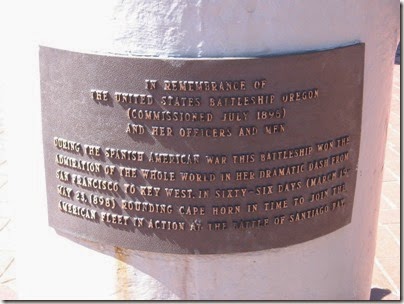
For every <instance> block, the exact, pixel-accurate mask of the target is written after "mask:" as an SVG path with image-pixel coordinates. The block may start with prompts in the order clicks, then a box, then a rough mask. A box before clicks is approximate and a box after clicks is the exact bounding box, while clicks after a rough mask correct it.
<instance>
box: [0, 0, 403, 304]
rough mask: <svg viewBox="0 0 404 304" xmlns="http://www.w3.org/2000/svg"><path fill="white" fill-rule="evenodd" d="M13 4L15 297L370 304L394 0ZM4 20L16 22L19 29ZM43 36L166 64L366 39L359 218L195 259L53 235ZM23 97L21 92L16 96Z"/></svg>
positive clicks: (10, 89)
mask: <svg viewBox="0 0 404 304" xmlns="http://www.w3.org/2000/svg"><path fill="white" fill-rule="evenodd" d="M23 4H24V2H23ZM13 5H14V6H15V7H14V8H15V12H16V13H18V14H19V16H20V17H21V16H22V17H24V16H25V18H26V20H28V21H27V22H28V23H27V27H26V28H24V30H21V31H19V32H18V33H19V34H21V36H15V35H13V36H8V35H7V34H4V35H5V36H6V39H9V45H8V47H6V55H10V56H12V55H13V54H15V53H17V55H18V54H22V56H23V60H22V63H23V66H19V65H17V63H18V60H17V58H14V59H10V61H9V60H8V59H5V58H3V59H4V64H5V65H4V66H5V67H6V69H5V71H8V72H7V73H3V74H2V76H1V77H2V79H6V80H5V83H6V88H7V89H6V90H5V92H3V93H4V94H5V100H6V101H7V104H8V116H7V118H8V121H7V122H8V128H9V134H10V146H9V152H10V154H9V163H10V187H9V189H10V200H12V201H13V203H14V204H15V205H16V207H17V214H18V218H17V220H18V221H17V225H18V226H17V227H18V242H17V245H18V246H17V250H18V256H17V267H18V268H17V284H18V288H19V290H18V292H19V296H20V298H21V299H268V300H269V299H278V300H283V299H290V300H293V299H368V298H369V295H370V283H371V274H372V268H373V258H374V252H375V234H376V226H377V216H378V208H379V198H380V189H381V180H382V170H383V159H384V146H385V141H386V132H387V118H388V115H389V102H390V95H391V83H392V65H393V58H394V51H395V49H396V46H397V43H398V27H399V1H384V0H383V1H381V0H380V1H369V0H334V1H331V0H329V1H324V0H309V1H294V0H283V1H275V0H269V1H256V0H236V1H235V0H223V1H208V0H199V1H186V0H182V1H181V0H173V1H149V0H137V1H71V0H69V1H67V0H66V1H65V0H63V1H41V3H40V4H39V3H38V2H35V3H34V4H31V5H30V4H29V1H26V3H25V6H24V5H21V2H17V3H16V4H13ZM9 18H10V22H14V23H13V24H16V26H17V23H18V20H14V18H13V20H11V19H12V18H11V17H9ZM31 25H32V27H31ZM38 25H40V26H39V27H38ZM2 28H5V27H2ZM38 33H40V34H41V35H40V36H41V37H39V38H38ZM20 37H23V38H25V39H26V41H22V40H19V39H18V38H20ZM38 41H40V43H42V44H43V45H46V46H51V47H56V48H62V49H67V50H75V51H80V52H92V53H93V52H96V53H101V54H111V53H112V54H136V55H152V56H161V57H170V56H175V57H182V56H184V57H222V56H224V57H226V56H236V57H237V56H256V55H270V54H284V53H291V52H298V51H306V50H320V49H327V48H334V47H338V46H341V45H346V44H351V43H353V42H364V43H366V54H365V76H364V96H363V99H364V100H363V118H362V120H363V121H362V136H361V147H360V156H359V165H358V180H357V186H356V196H355V202H354V210H353V217H352V223H351V224H350V225H348V226H346V227H344V228H342V229H339V230H337V231H336V232H334V233H331V234H329V235H326V236H323V237H320V238H317V239H314V240H312V241H309V242H305V243H302V244H298V245H294V246H290V247H287V248H282V249H274V250H265V251H259V252H251V253H243V254H226V255H225V254H222V255H201V256H194V255H174V254H160V253H147V252H141V251H133V250H126V249H119V248H114V247H111V246H105V245H103V244H94V243H90V242H88V241H86V240H79V239H71V238H68V237H65V236H62V235H59V234H57V233H56V232H55V231H54V230H53V229H51V228H49V227H48V226H47V210H46V197H45V185H44V172H43V161H42V155H41V149H42V144H41V134H40V132H41V129H40V104H39V81H38V72H37V61H38V58H37V53H34V55H33V53H32V51H34V52H36V51H37V50H36V49H35V47H34V45H35V44H36V43H37V42H38ZM13 43H14V44H13ZM10 44H11V45H10ZM13 46H14V53H13ZM15 46H17V47H18V46H20V47H21V48H23V50H21V49H16V48H15ZM7 50H8V51H7ZM7 52H8V53H7ZM14 56H15V55H14ZM15 92H18V93H19V94H21V95H18V98H16V97H15ZM22 94H23V95H22Z"/></svg>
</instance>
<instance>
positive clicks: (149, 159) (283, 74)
mask: <svg viewBox="0 0 404 304" xmlns="http://www.w3.org/2000/svg"><path fill="white" fill-rule="evenodd" d="M363 60H364V44H357V45H353V46H349V47H343V48H338V49H333V50H328V51H320V52H309V53H304V54H292V55H284V56H273V57H265V58H242V59H232V58H231V59H155V58H134V57H118V56H101V55H93V54H81V53H74V52H69V51H63V50H57V49H51V48H46V47H41V50H40V66H41V67H40V68H41V90H42V116H43V140H44V155H45V167H46V178H47V194H48V209H49V223H50V225H51V226H52V227H54V228H55V229H57V230H61V231H64V232H67V233H70V234H73V235H76V236H80V237H82V238H86V239H89V240H92V241H97V242H102V243H105V244H111V245H116V246H120V247H126V248H132V249H139V250H145V251H156V252H167V253H192V254H214V253H231V252H244V251H254V250H263V249H268V248H276V247H284V246H289V245H292V244H296V243H300V242H304V241H308V240H311V239H314V238H317V237H319V236H322V235H325V234H327V233H330V232H332V231H335V230H336V229H339V228H341V227H343V226H345V225H347V224H348V223H349V222H350V221H351V214H352V207H353V202H354V194H355V182H356V168H357V161H358V154H359V142H360V129H361V109H362V88H363Z"/></svg>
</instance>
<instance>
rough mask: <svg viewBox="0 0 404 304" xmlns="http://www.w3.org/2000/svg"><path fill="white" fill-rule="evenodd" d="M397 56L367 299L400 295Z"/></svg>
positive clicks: (2, 254) (1, 173)
mask: <svg viewBox="0 0 404 304" xmlns="http://www.w3.org/2000/svg"><path fill="white" fill-rule="evenodd" d="M1 106H2V105H0V299H4V300H13V299H17V298H18V289H17V285H16V271H15V266H16V263H18V261H16V260H15V246H14V238H13V232H14V231H15V229H14V224H15V214H14V208H13V206H12V205H11V204H10V203H9V202H8V199H7V197H8V196H7V158H6V146H7V130H6V127H5V125H4V111H2V109H1ZM400 287H401V281H400V57H399V55H398V57H397V58H396V64H395V65H394V80H393V94H392V100H391V112H390V120H389V126H388V134H387V145H386V153H385V164H384V176H383V185H382V195H381V202H380V214H379V222H378V236H377V248H376V257H375V263H374V270H373V277H372V289H371V295H370V300H399V299H400Z"/></svg>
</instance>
